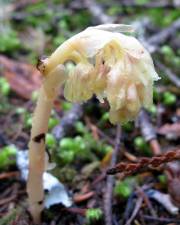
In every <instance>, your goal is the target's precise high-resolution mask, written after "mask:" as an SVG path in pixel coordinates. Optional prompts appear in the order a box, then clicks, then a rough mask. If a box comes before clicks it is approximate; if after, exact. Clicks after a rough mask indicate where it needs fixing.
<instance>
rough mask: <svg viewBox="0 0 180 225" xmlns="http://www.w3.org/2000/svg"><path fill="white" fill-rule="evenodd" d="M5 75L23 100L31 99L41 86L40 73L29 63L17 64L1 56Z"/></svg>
mask: <svg viewBox="0 0 180 225" xmlns="http://www.w3.org/2000/svg"><path fill="white" fill-rule="evenodd" d="M0 64H1V67H2V68H3V73H2V74H3V75H4V77H6V79H7V80H8V82H9V84H10V86H11V88H12V90H13V91H14V92H16V93H17V94H18V95H20V96H21V97H22V98H25V99H30V98H31V94H32V92H33V91H34V90H36V89H38V88H39V86H40V84H41V76H40V72H39V71H38V70H37V69H36V68H35V67H33V66H32V65H29V64H27V63H23V62H17V61H15V60H12V59H9V58H7V57H5V56H3V55H0Z"/></svg>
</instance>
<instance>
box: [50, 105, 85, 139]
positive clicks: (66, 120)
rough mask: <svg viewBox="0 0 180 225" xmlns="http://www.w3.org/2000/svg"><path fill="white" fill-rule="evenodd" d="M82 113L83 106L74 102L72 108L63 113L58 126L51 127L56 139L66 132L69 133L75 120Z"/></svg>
mask: <svg viewBox="0 0 180 225" xmlns="http://www.w3.org/2000/svg"><path fill="white" fill-rule="evenodd" d="M82 115H83V106H82V105H80V104H74V105H73V107H72V109H71V110H69V112H67V114H65V115H64V116H63V117H62V119H61V122H60V124H59V125H58V126H56V127H55V128H54V129H53V134H54V136H55V137H56V139H57V140H60V139H62V138H63V137H64V136H65V135H66V134H67V133H69V132H70V131H71V130H72V128H73V126H74V123H75V122H76V121H78V120H79V119H80V118H81V117H82Z"/></svg>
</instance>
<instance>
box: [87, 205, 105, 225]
mask: <svg viewBox="0 0 180 225" xmlns="http://www.w3.org/2000/svg"><path fill="white" fill-rule="evenodd" d="M102 216H103V212H102V210H101V209H100V208H94V209H88V210H87V211H86V220H87V224H89V225H90V224H93V222H97V221H99V220H101V219H102Z"/></svg>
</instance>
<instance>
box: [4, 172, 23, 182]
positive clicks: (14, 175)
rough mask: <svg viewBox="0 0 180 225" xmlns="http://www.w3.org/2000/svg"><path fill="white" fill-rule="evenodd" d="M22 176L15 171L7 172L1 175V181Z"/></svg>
mask: <svg viewBox="0 0 180 225" xmlns="http://www.w3.org/2000/svg"><path fill="white" fill-rule="evenodd" d="M19 175H20V174H19V172H17V171H13V172H7V173H1V174H0V180H1V179H7V178H10V177H13V178H14V177H18V176H19Z"/></svg>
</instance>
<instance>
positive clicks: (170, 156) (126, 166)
mask: <svg viewBox="0 0 180 225" xmlns="http://www.w3.org/2000/svg"><path fill="white" fill-rule="evenodd" d="M179 159H180V149H178V150H176V151H169V152H167V153H164V154H162V155H159V156H154V157H152V158H146V157H142V158H141V159H140V160H139V162H137V163H128V162H121V163H119V164H117V165H116V166H115V167H112V168H110V169H108V170H107V174H110V175H113V174H116V173H123V175H124V176H129V175H132V174H134V173H137V172H139V171H140V170H142V169H148V167H152V168H156V167H159V166H160V165H162V164H164V163H167V162H171V161H173V160H179Z"/></svg>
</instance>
